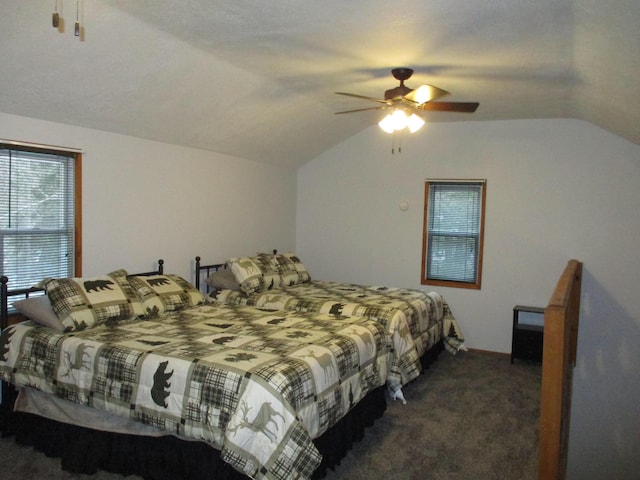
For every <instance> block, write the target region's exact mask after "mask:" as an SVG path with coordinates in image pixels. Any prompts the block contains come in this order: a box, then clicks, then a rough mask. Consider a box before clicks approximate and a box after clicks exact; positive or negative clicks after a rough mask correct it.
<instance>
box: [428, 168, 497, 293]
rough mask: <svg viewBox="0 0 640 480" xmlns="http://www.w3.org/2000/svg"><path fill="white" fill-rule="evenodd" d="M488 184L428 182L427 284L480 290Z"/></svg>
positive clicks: (474, 181) (454, 181)
mask: <svg viewBox="0 0 640 480" xmlns="http://www.w3.org/2000/svg"><path fill="white" fill-rule="evenodd" d="M485 197H486V182H485V181H484V180H427V181H426V182H425V192H424V228H423V240H422V278H421V283H422V284H423V285H440V286H445V287H459V288H475V289H480V283H481V278H482V244H483V234H484V208H485Z"/></svg>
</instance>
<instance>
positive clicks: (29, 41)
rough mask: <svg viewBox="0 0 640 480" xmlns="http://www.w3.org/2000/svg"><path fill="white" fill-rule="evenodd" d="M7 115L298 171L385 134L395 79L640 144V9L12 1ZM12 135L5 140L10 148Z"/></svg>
mask: <svg viewBox="0 0 640 480" xmlns="http://www.w3.org/2000/svg"><path fill="white" fill-rule="evenodd" d="M2 3H3V12H2V15H1V16H0V26H1V28H0V111H1V112H4V113H10V114H16V115H22V116H27V117H34V118H39V119H44V120H50V121H55V122H59V123H65V124H70V125H78V126H83V127H89V128H96V129H100V130H106V131H111V132H117V133H123V134H127V135H133V136H138V137H142V138H149V139H154V140H159V141H164V142H168V143H175V144H178V145H186V146H190V147H196V148H202V149H207V150H212V151H216V152H221V153H225V154H230V155H234V156H238V157H243V158H247V159H251V160H256V161H260V162H267V163H272V164H278V165H283V166H290V167H297V166H299V165H302V164H304V163H305V162H307V161H309V160H310V159H312V158H314V157H315V156H317V155H318V154H320V153H321V152H323V151H324V150H326V149H328V148H330V147H332V146H333V145H336V144H338V143H340V142H342V141H344V140H346V139H347V138H349V137H351V136H352V135H354V134H356V133H357V132H359V131H361V130H363V129H365V128H367V127H368V126H370V125H373V124H375V123H377V122H378V121H379V120H380V118H381V117H382V114H381V112H377V111H373V112H361V113H354V114H350V115H334V114H333V112H336V111H340V110H348V109H354V108H360V107H367V106H373V105H370V104H369V103H367V102H366V101H364V100H357V99H353V98H349V97H342V96H339V95H335V94H334V93H333V92H334V91H348V92H353V93H358V94H362V95H367V96H372V97H381V96H383V94H384V90H386V89H388V88H392V87H395V86H397V84H398V83H397V81H396V80H395V79H393V78H392V77H391V75H390V69H391V68H393V67H397V66H406V67H410V68H413V69H414V70H415V74H414V76H413V77H412V78H411V79H410V80H409V81H408V82H407V85H408V86H410V87H417V86H419V85H420V84H422V83H431V84H433V85H436V86H438V87H440V88H443V89H445V90H448V91H449V92H451V95H450V96H448V97H446V98H444V99H443V100H450V101H478V102H480V107H479V109H478V110H477V112H476V113H474V114H460V113H457V114H452V113H442V112H426V113H425V114H424V116H425V118H426V119H427V121H460V120H462V121H464V120H494V119H519V118H550V117H566V118H581V119H584V120H587V121H590V122H592V123H594V124H596V125H599V126H601V127H603V128H605V129H608V130H610V131H612V132H614V133H616V134H618V135H620V136H622V137H624V138H627V139H628V140H630V141H632V142H635V143H638V144H640V129H639V128H638V126H639V125H640V109H639V108H638V103H639V102H638V101H639V100H640V87H639V82H638V80H637V78H636V77H637V76H638V73H639V72H640V56H639V55H638V52H639V51H640V35H639V34H638V31H639V30H640V28H639V27H640V2H638V1H637V0H608V1H607V2H602V1H601V0H573V1H571V0H536V1H531V0H484V1H475V2H474V1H469V0H430V1H427V0H407V1H403V0H397V1H395V2H388V1H381V0H354V1H345V0H323V1H319V0H279V1H276V0H274V1H270V2H269V1H264V0H261V1H258V0H250V1H241V0H174V1H167V0H80V6H81V12H80V20H81V23H82V26H83V36H82V37H81V38H82V41H79V39H78V38H77V37H74V35H73V22H74V21H75V14H76V11H75V10H76V2H75V1H72V0H58V8H59V10H60V11H61V17H62V18H63V19H64V31H63V32H60V31H58V30H56V29H54V28H53V27H52V26H51V14H52V11H53V7H54V4H55V1H54V0H50V1H48V2H43V1H41V0H3V2H2ZM0 137H1V135H0Z"/></svg>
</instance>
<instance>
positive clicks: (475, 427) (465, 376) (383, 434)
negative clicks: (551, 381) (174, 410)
mask: <svg viewBox="0 0 640 480" xmlns="http://www.w3.org/2000/svg"><path fill="white" fill-rule="evenodd" d="M540 379H541V370H540V366H539V365H535V364H528V363H521V362H517V363H515V364H514V365H511V364H510V362H509V358H508V357H507V356H502V355H490V354H483V353H478V352H460V353H459V354H458V355H455V356H453V355H450V354H448V353H446V352H444V353H442V354H441V355H440V359H439V360H438V362H436V364H435V365H434V366H433V367H432V368H430V369H429V370H427V371H426V372H425V373H424V374H423V375H422V376H421V377H419V378H418V379H417V380H416V381H415V382H413V383H411V384H410V385H408V386H406V387H405V388H404V393H405V397H406V399H407V402H408V404H407V405H402V404H400V403H399V402H392V401H389V407H388V408H387V411H386V412H385V415H384V417H382V418H381V419H379V420H378V421H377V422H376V424H375V425H374V426H373V427H371V428H369V429H367V433H366V436H365V438H364V439H363V440H362V441H361V442H359V443H358V444H356V445H355V446H354V448H353V450H352V451H351V452H350V453H349V454H348V456H347V457H346V458H345V459H344V460H343V461H342V463H341V464H340V466H339V467H338V468H337V469H336V470H335V471H333V472H329V474H328V475H327V477H326V478H327V480H346V479H349V480H374V479H404V480H410V479H415V480H418V479H420V480H429V479H433V480H449V479H451V480H454V479H455V480H458V479H459V480H463V479H464V480H474V479H479V480H480V479H481V480H516V479H518V480H520V479H522V480H528V479H531V480H533V479H534V478H536V471H537V443H538V442H537V440H538V414H539V397H540ZM0 478H2V479H7V480H9V479H11V480H14V479H15V480H22V479H39V478H47V479H51V480H63V479H64V480H68V479H86V480H89V479H91V480H116V479H119V480H121V479H123V478H125V477H122V476H121V475H114V474H109V473H106V472H99V473H98V474H96V475H92V476H88V475H77V474H71V473H68V472H64V471H62V470H60V462H59V460H57V459H52V458H47V457H46V456H45V455H43V454H41V453H39V452H34V450H33V449H32V448H30V447H22V446H19V445H16V444H15V443H14V442H13V440H12V439H10V438H9V439H7V438H2V439H0ZM126 478H127V479H130V480H138V479H139V477H134V476H130V477H126Z"/></svg>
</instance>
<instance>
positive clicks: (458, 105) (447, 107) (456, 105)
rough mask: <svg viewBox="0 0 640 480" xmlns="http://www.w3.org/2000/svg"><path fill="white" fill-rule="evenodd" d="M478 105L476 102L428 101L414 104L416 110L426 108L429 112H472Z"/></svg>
mask: <svg viewBox="0 0 640 480" xmlns="http://www.w3.org/2000/svg"><path fill="white" fill-rule="evenodd" d="M478 105H480V104H479V103H478V102H428V103H424V104H422V105H416V107H415V108H417V109H418V110H427V111H430V112H462V113H473V112H475V111H476V109H477V108H478Z"/></svg>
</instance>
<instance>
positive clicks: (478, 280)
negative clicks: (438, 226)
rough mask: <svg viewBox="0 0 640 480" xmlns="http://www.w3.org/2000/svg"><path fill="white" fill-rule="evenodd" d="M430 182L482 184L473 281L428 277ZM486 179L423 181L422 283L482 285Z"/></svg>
mask: <svg viewBox="0 0 640 480" xmlns="http://www.w3.org/2000/svg"><path fill="white" fill-rule="evenodd" d="M432 184H460V185H464V184H467V185H482V188H481V198H480V201H481V205H480V218H479V232H478V247H477V258H476V269H477V270H476V275H475V281H473V282H471V281H469V282H467V281H456V280H447V279H435V278H428V277H429V275H428V274H429V272H428V264H429V254H430V251H429V198H430V190H429V188H430V185H432ZM486 192H487V188H486V181H485V180H445V179H443V180H440V179H438V180H426V181H425V193H424V217H423V228H422V268H421V277H420V283H421V284H422V285H433V286H439V287H452V288H467V289H474V290H480V288H481V286H482V261H483V251H484V219H485V209H486Z"/></svg>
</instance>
